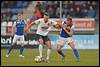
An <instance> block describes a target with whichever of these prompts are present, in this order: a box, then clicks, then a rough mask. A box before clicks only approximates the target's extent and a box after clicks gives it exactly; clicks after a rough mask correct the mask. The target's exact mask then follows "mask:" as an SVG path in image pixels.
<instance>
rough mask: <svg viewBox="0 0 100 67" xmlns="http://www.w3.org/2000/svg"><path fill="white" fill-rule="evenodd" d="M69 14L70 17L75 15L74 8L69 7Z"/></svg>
mask: <svg viewBox="0 0 100 67" xmlns="http://www.w3.org/2000/svg"><path fill="white" fill-rule="evenodd" d="M69 15H70V16H71V17H76V16H75V12H74V8H71V9H70V11H69Z"/></svg>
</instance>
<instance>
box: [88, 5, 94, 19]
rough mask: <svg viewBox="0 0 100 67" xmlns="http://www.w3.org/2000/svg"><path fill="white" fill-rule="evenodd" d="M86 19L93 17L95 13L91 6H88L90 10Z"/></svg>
mask: <svg viewBox="0 0 100 67" xmlns="http://www.w3.org/2000/svg"><path fill="white" fill-rule="evenodd" d="M88 17H90V18H93V17H95V11H94V9H93V7H92V6H90V8H89V10H88Z"/></svg>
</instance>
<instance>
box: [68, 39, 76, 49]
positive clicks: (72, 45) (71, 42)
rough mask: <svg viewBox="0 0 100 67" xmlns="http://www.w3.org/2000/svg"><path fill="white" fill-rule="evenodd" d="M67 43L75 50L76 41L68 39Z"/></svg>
mask: <svg viewBox="0 0 100 67" xmlns="http://www.w3.org/2000/svg"><path fill="white" fill-rule="evenodd" d="M67 42H68V44H69V46H70V47H71V48H72V49H74V48H75V44H74V41H73V39H72V38H71V37H70V38H68V39H67Z"/></svg>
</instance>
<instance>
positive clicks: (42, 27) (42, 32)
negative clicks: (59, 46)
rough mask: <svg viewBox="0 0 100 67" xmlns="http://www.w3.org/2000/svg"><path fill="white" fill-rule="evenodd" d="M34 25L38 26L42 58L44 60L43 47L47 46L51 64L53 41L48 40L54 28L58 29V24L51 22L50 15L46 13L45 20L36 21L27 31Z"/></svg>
mask: <svg viewBox="0 0 100 67" xmlns="http://www.w3.org/2000/svg"><path fill="white" fill-rule="evenodd" d="M33 24H37V25H38V28H37V31H36V34H37V35H38V40H39V54H40V57H41V58H42V50H43V45H47V46H48V49H47V57H46V60H47V62H49V61H50V52H51V41H50V39H49V38H48V32H49V31H50V30H51V28H52V27H56V28H57V22H55V21H52V20H50V19H49V16H48V14H47V13H45V14H44V18H43V19H38V20H36V21H34V22H33V23H31V24H30V25H29V26H28V27H27V29H26V31H28V30H29V28H30V27H31V26H32V25H33Z"/></svg>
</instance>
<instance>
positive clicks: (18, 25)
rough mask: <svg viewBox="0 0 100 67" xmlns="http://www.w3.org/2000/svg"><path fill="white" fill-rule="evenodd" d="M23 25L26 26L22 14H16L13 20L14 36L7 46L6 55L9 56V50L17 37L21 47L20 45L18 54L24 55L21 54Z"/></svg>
mask: <svg viewBox="0 0 100 67" xmlns="http://www.w3.org/2000/svg"><path fill="white" fill-rule="evenodd" d="M25 27H26V21H25V20H24V19H22V14H18V18H17V20H16V21H15V22H14V32H15V34H14V38H13V42H12V44H11V45H10V46H9V48H8V52H7V54H6V57H9V55H10V52H11V50H12V49H13V47H14V45H15V43H16V41H17V40H18V39H19V40H20V42H21V47H20V55H19V57H24V56H23V54H22V53H23V50H24V48H23V46H24V32H25Z"/></svg>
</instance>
